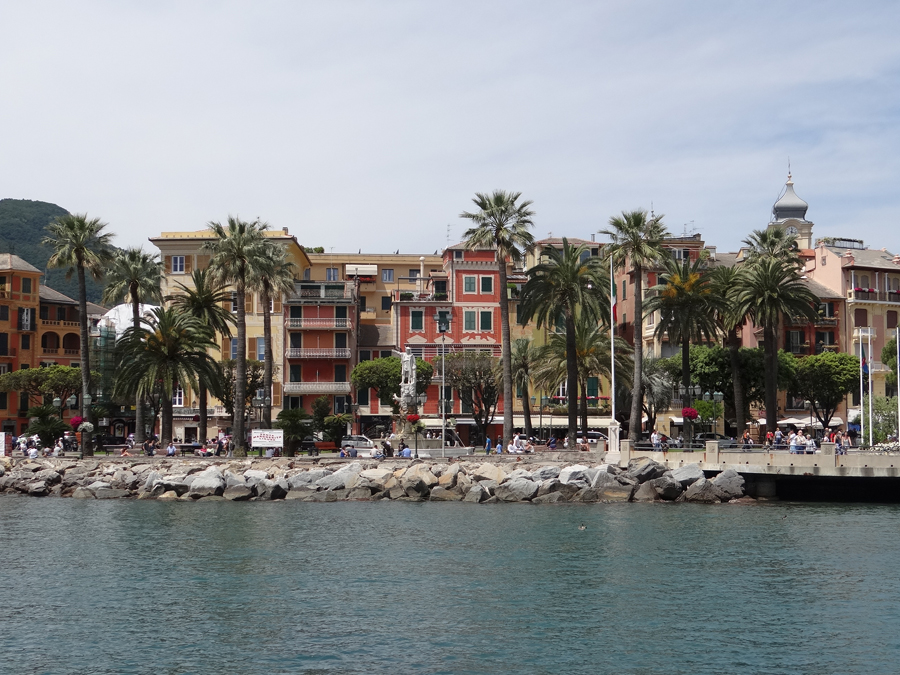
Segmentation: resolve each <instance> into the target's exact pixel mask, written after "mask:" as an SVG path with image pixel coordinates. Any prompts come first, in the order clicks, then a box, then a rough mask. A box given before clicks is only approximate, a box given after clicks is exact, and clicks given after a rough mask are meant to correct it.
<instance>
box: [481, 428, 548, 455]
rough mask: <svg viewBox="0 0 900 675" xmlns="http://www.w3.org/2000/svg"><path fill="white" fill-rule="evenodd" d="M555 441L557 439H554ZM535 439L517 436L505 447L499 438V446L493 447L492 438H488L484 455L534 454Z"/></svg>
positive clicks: (521, 435) (485, 442) (498, 437)
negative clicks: (492, 453)
mask: <svg viewBox="0 0 900 675" xmlns="http://www.w3.org/2000/svg"><path fill="white" fill-rule="evenodd" d="M554 440H555V439H554ZM534 442H535V439H534V437H531V438H525V436H524V435H523V434H518V433H517V434H515V435H514V436H513V437H512V438H511V439H510V441H509V444H508V445H506V446H505V447H504V445H503V438H501V437H500V436H497V445H495V446H492V445H491V437H490V436H488V437H487V439H485V441H484V454H486V455H490V454H491V452H492V448H493V452H494V453H496V454H498V455H502V454H503V453H504V452H506V454H508V455H524V454H529V453H532V452H534Z"/></svg>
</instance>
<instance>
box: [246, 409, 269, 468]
mask: <svg viewBox="0 0 900 675" xmlns="http://www.w3.org/2000/svg"><path fill="white" fill-rule="evenodd" d="M271 402H272V399H271V398H269V397H268V396H266V397H265V398H262V397H260V396H254V397H253V400H252V401H251V402H250V404H251V405H252V406H253V407H254V408H256V410H257V413H256V418H257V420H258V423H259V426H258V427H257V429H262V413H263V409H264V408H265V407H266V406H268V405H269V404H270V403H271ZM262 455H263V449H262V446H259V456H260V457H262Z"/></svg>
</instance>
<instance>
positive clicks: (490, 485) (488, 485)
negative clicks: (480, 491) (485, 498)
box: [478, 480, 500, 497]
mask: <svg viewBox="0 0 900 675" xmlns="http://www.w3.org/2000/svg"><path fill="white" fill-rule="evenodd" d="M478 484H479V485H480V486H481V487H483V488H484V490H485V492H487V493H488V495H490V496H491V497H493V496H494V490H496V489H497V488H498V487H499V485H500V484H499V483H498V482H497V481H495V480H480V481H478Z"/></svg>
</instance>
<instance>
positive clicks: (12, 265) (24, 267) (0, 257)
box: [0, 253, 42, 274]
mask: <svg viewBox="0 0 900 675" xmlns="http://www.w3.org/2000/svg"><path fill="white" fill-rule="evenodd" d="M0 270H14V271H16V272H36V273H37V274H42V272H41V271H40V270H39V269H38V268H37V267H35V266H34V265H32V264H31V263H28V262H25V261H24V260H23V259H22V258H20V257H19V256H17V255H15V254H13V253H0Z"/></svg>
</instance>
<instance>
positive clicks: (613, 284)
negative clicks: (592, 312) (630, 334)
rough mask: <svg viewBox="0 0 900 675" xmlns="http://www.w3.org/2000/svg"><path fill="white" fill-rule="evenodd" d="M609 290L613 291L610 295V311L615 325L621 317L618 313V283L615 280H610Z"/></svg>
mask: <svg viewBox="0 0 900 675" xmlns="http://www.w3.org/2000/svg"><path fill="white" fill-rule="evenodd" d="M610 277H612V274H610ZM609 288H610V290H611V293H610V294H609V310H610V315H611V316H612V320H613V323H615V322H616V321H618V319H619V316H618V312H617V311H616V309H617V307H616V282H615V280H614V279H613V278H610V284H609Z"/></svg>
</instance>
